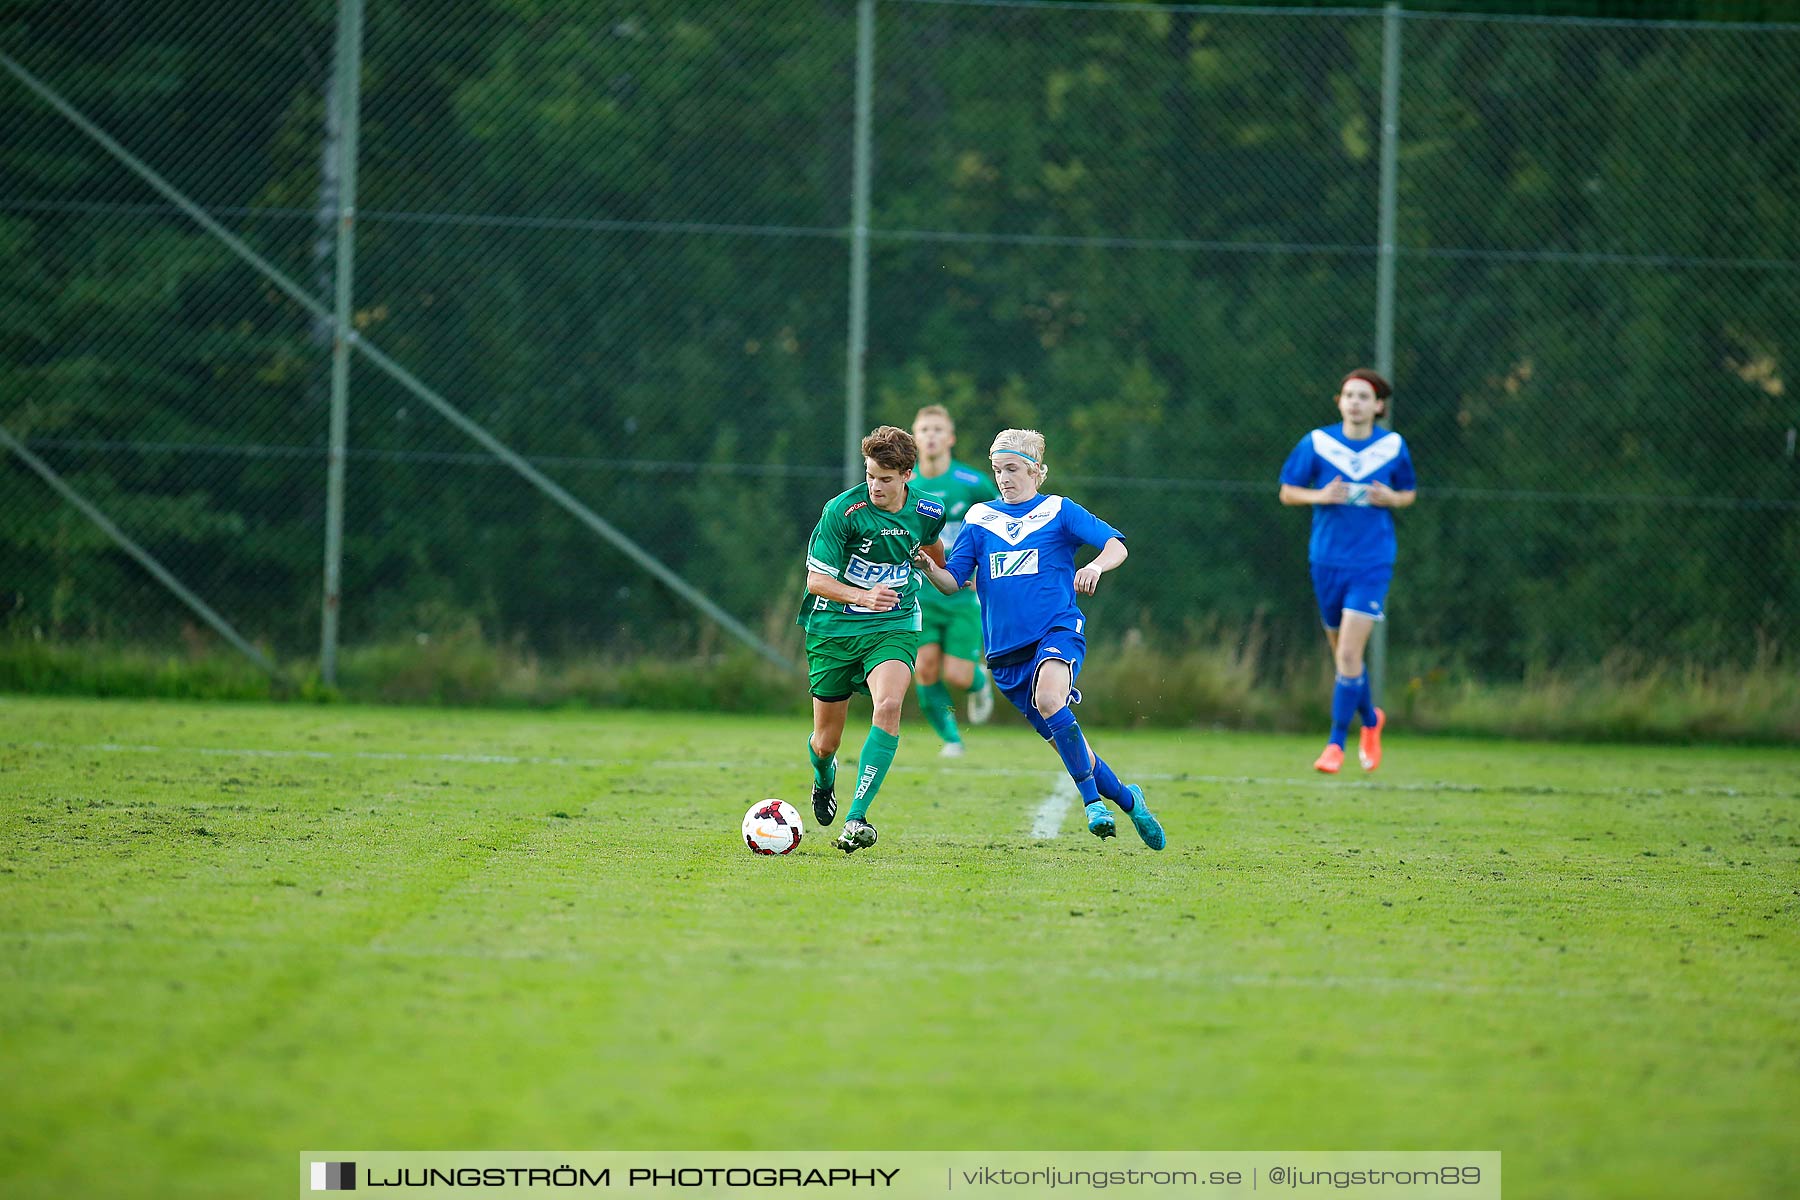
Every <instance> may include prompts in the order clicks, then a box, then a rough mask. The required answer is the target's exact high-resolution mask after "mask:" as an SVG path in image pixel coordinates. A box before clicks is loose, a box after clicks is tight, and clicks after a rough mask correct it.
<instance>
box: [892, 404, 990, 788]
mask: <svg viewBox="0 0 1800 1200" xmlns="http://www.w3.org/2000/svg"><path fill="white" fill-rule="evenodd" d="M912 434H913V441H914V442H915V443H917V444H918V447H919V468H918V472H917V474H915V475H914V476H913V483H912V486H913V490H914V491H916V492H920V493H922V494H924V495H927V496H930V497H931V498H932V499H934V500H936V501H937V502H938V503H940V504H942V505H943V506H944V518H945V524H944V545H945V546H954V545H955V544H956V535H957V534H958V533H959V532H961V530H962V517H963V514H964V513H965V512H967V511H968V510H969V507H970V506H971V505H975V504H980V503H981V502H982V501H984V500H996V499H999V496H1000V493H999V492H997V491H995V490H994V482H993V480H991V479H989V478H988V477H987V476H986V475H985V474H983V473H982V472H980V471H977V470H976V469H975V468H974V467H971V466H969V465H967V464H965V463H960V462H957V461H956V460H955V459H953V458H951V457H950V448H951V447H952V446H954V445H956V422H954V421H952V420H951V419H950V413H949V410H948V409H946V408H945V407H944V406H943V405H941V404H928V405H926V406H925V407H924V408H921V409H920V410H919V412H918V415H917V416H915V417H914V418H913V427H912ZM919 604H920V606H921V608H922V610H923V614H924V619H925V628H924V630H923V631H922V632H921V633H920V634H919V660H918V663H917V664H916V668H915V678H916V680H917V682H918V688H919V708H920V710H921V711H922V712H923V713H924V714H925V719H926V720H927V721H929V722H930V723H931V728H932V729H933V730H935V731H936V732H937V735H938V736H939V737H940V738H942V739H944V749H943V751H942V753H943V754H944V756H945V757H946V758H955V757H958V756H960V755H961V754H962V752H963V744H962V732H961V731H960V730H959V729H957V727H956V710H955V708H953V707H952V706H951V703H950V689H949V688H948V687H947V686H945V685H946V684H955V685H956V686H957V687H959V688H962V689H963V690H965V691H967V692H968V693H969V720H971V721H973V722H974V723H975V724H977V725H979V724H981V723H982V722H983V721H985V720H987V719H988V716H989V714H991V713H992V712H993V711H994V693H993V691H992V689H990V688H989V687H988V681H987V675H986V673H985V672H983V671H982V669H981V667H980V661H981V601H979V600H977V599H976V598H975V592H974V589H972V588H965V589H964V590H962V591H960V592H957V593H956V594H955V595H953V596H942V595H939V594H938V590H937V589H936V588H929V587H927V588H921V589H920V590H919Z"/></svg>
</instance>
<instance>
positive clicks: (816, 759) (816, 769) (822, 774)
mask: <svg viewBox="0 0 1800 1200" xmlns="http://www.w3.org/2000/svg"><path fill="white" fill-rule="evenodd" d="M806 757H808V758H810V759H812V768H813V786H814V787H816V788H828V787H834V786H836V784H837V759H836V758H834V757H833V756H832V755H829V754H826V755H821V754H820V753H819V752H818V751H817V750H814V749H813V744H812V734H810V733H809V734H807V735H806Z"/></svg>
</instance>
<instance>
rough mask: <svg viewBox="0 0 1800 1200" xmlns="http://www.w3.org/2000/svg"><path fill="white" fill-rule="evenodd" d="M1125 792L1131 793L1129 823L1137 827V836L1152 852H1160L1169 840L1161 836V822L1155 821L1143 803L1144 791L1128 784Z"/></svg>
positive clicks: (1147, 806) (1152, 814) (1153, 815)
mask: <svg viewBox="0 0 1800 1200" xmlns="http://www.w3.org/2000/svg"><path fill="white" fill-rule="evenodd" d="M1125 790H1126V791H1128V792H1130V793H1131V801H1132V803H1131V813H1130V816H1131V823H1132V824H1133V825H1135V826H1136V827H1137V831H1138V836H1139V837H1141V838H1143V839H1144V845H1146V846H1148V847H1150V848H1151V849H1152V850H1161V849H1162V848H1163V847H1164V846H1166V845H1168V844H1169V839H1168V838H1166V837H1164V836H1163V827H1162V822H1161V821H1158V820H1157V819H1156V814H1155V813H1153V812H1151V811H1150V806H1149V805H1148V804H1146V803H1144V789H1143V788H1141V787H1139V786H1138V785H1137V784H1135V783H1128V784H1126V785H1125Z"/></svg>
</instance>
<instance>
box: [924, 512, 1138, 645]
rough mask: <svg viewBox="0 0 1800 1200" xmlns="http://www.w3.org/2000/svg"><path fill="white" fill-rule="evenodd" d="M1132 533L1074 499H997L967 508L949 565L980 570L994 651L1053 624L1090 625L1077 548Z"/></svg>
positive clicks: (986, 639)
mask: <svg viewBox="0 0 1800 1200" xmlns="http://www.w3.org/2000/svg"><path fill="white" fill-rule="evenodd" d="M1124 537H1125V535H1124V534H1122V533H1120V532H1119V531H1118V530H1117V529H1114V528H1113V527H1112V526H1111V525H1108V524H1107V523H1106V522H1105V521H1102V520H1101V519H1100V518H1099V517H1096V516H1095V515H1094V514H1093V513H1091V512H1089V511H1088V510H1087V509H1085V508H1083V507H1081V505H1079V504H1077V503H1075V502H1074V501H1073V500H1069V499H1065V498H1064V497H1062V496H1033V497H1032V498H1031V499H1029V500H1025V501H1021V502H1019V503H1016V504H1008V503H1007V502H1006V501H1004V500H990V501H987V502H986V503H983V504H977V505H974V506H973V507H971V508H970V509H969V511H968V512H966V513H964V514H963V528H962V533H961V534H959V535H958V536H957V539H956V545H955V546H954V547H953V548H952V549H951V551H950V556H949V557H948V558H947V559H945V560H944V566H945V567H946V568H947V569H948V570H949V572H950V574H952V575H954V576H955V577H956V581H957V582H958V583H967V582H968V581H969V577H970V576H971V575H973V576H974V577H975V591H976V593H977V594H978V595H979V596H980V597H981V633H982V641H981V644H982V645H983V646H985V647H987V653H988V656H989V657H990V658H993V657H998V656H1000V655H1003V654H1007V653H1009V652H1010V651H1013V650H1018V649H1020V648H1021V647H1024V646H1031V645H1035V644H1036V643H1037V642H1039V641H1041V640H1043V638H1044V637H1045V636H1046V635H1048V634H1049V633H1050V631H1051V630H1053V629H1073V630H1074V631H1075V632H1077V633H1080V632H1082V627H1083V625H1084V624H1085V623H1086V620H1085V618H1083V617H1082V615H1081V610H1080V609H1079V608H1077V607H1075V551H1076V550H1077V549H1079V548H1080V547H1082V546H1096V547H1098V546H1104V545H1106V543H1107V542H1108V541H1109V540H1110V539H1112V538H1119V539H1121V540H1123V538H1124Z"/></svg>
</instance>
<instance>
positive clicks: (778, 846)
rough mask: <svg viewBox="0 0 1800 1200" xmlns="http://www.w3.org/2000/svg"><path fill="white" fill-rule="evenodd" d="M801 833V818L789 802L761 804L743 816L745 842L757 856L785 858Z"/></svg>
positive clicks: (795, 844)
mask: <svg viewBox="0 0 1800 1200" xmlns="http://www.w3.org/2000/svg"><path fill="white" fill-rule="evenodd" d="M800 832H801V830H800V814H799V812H797V811H796V810H795V808H794V806H793V805H791V804H789V803H788V802H787V801H786V800H759V801H757V802H756V803H755V804H753V805H751V807H750V811H749V812H747V813H745V814H744V841H745V843H746V844H748V845H749V847H750V849H752V850H754V851H756V853H758V854H786V853H787V852H788V851H790V850H792V849H793V848H794V847H795V846H798V845H799V844H800Z"/></svg>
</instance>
